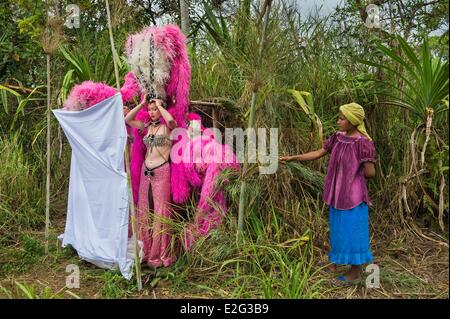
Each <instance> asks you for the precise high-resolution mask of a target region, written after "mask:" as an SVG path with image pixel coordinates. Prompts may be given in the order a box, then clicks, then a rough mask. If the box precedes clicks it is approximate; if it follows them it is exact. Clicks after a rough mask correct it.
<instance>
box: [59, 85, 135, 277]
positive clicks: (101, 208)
mask: <svg viewBox="0 0 450 319" xmlns="http://www.w3.org/2000/svg"><path fill="white" fill-rule="evenodd" d="M52 111H53V114H54V115H55V116H56V118H57V119H58V121H59V123H60V125H61V127H62V128H63V130H64V132H65V134H66V136H67V139H68V140H69V143H70V145H71V147H72V158H71V164H70V181H69V197H68V204H67V220H66V227H65V230H64V234H62V235H61V236H60V237H59V238H60V239H62V246H63V247H65V246H67V245H71V246H72V247H73V248H74V249H75V250H76V251H77V253H78V255H79V256H80V258H82V259H84V260H86V261H89V262H91V263H93V264H95V265H97V266H99V267H102V268H109V269H116V268H117V267H118V268H119V269H120V271H121V273H122V275H123V276H124V277H125V278H127V279H130V278H131V275H132V266H133V262H134V261H133V258H132V256H133V255H132V254H131V255H130V254H128V256H127V247H128V246H130V245H128V215H129V214H128V211H129V209H128V205H129V201H128V199H129V198H128V190H127V176H126V172H125V167H124V151H125V146H126V138H127V132H126V128H125V121H124V116H123V104H122V97H121V95H120V94H119V93H118V94H116V95H114V96H113V97H111V98H108V99H107V100H104V101H102V102H100V103H98V104H96V105H94V106H92V107H90V108H88V109H86V110H83V111H65V110H52ZM131 247H132V245H131Z"/></svg>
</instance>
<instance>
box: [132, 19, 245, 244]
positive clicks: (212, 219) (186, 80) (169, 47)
mask: <svg viewBox="0 0 450 319" xmlns="http://www.w3.org/2000/svg"><path fill="white" fill-rule="evenodd" d="M149 37H151V38H152V39H153V42H154V46H155V47H156V48H157V50H160V52H161V51H162V52H163V53H164V54H165V56H166V57H167V60H168V62H169V63H170V65H171V67H170V71H169V72H170V75H169V76H168V77H166V79H167V82H166V83H167V84H166V87H165V92H164V93H165V94H166V101H167V103H168V107H169V112H170V113H171V114H172V115H173V117H174V118H175V120H176V122H177V126H178V128H184V129H187V128H188V123H189V121H200V120H201V119H200V117H199V116H198V115H197V114H194V113H188V110H189V84H190V73H191V70H190V64H189V59H188V56H187V50H186V44H185V37H184V35H183V34H182V33H181V31H180V29H179V28H178V27H177V26H173V25H168V26H165V27H148V28H145V29H144V30H142V31H141V32H139V33H138V34H135V35H131V36H130V37H129V38H128V40H127V44H126V53H127V56H128V60H129V62H130V64H131V65H132V67H133V65H138V64H139V63H138V61H139V59H140V58H141V57H140V55H139V54H140V52H139V54H138V53H137V52H135V51H133V50H134V44H136V43H142V41H146V40H147V39H148V38H149ZM164 54H162V55H164ZM155 60H156V61H155V64H156V65H155V67H156V68H158V67H159V66H161V67H160V69H161V70H164V69H165V67H164V66H165V61H164V59H163V58H159V62H158V58H156V59H155ZM158 63H159V64H158ZM133 71H134V72H137V73H140V72H142V70H140V69H139V68H137V70H136V68H135V69H134V70H133ZM142 73H143V74H144V75H145V71H144V72H142ZM158 76H159V77H160V78H164V72H160V74H159V75H158ZM136 78H138V80H139V79H140V78H141V77H140V76H139V75H138V76H136ZM141 82H144V81H141ZM140 84H141V87H142V83H140ZM136 119H139V120H142V121H148V118H147V114H146V113H145V112H141V113H139V114H138V115H137V117H136ZM133 133H134V144H133V151H132V162H131V179H132V185H133V197H134V201H135V203H138V201H139V193H138V191H137V190H138V189H139V183H140V177H139V169H140V166H141V165H142V161H143V157H144V154H145V146H144V145H143V143H142V134H141V133H140V132H139V131H138V130H134V132H133ZM180 137H181V136H179V137H178V143H182V144H183V145H181V147H180V145H178V147H176V145H175V146H174V149H176V150H177V152H178V153H177V154H173V150H174V149H173V150H172V154H171V156H172V157H173V155H178V156H184V155H186V154H187V153H190V154H191V155H193V154H192V150H193V149H195V148H193V145H194V144H198V143H200V144H201V145H200V146H201V147H200V150H201V152H202V153H204V154H206V156H204V157H203V158H202V159H201V161H200V163H196V164H194V163H193V162H192V161H184V162H181V163H175V162H172V163H171V193H172V200H173V202H174V203H175V204H184V203H186V202H187V200H188V199H189V197H190V194H191V192H192V190H193V189H194V190H196V191H200V200H199V203H198V207H197V213H196V218H195V222H194V223H193V224H191V225H188V227H187V228H186V236H185V240H184V243H183V244H184V246H185V248H186V249H189V248H190V247H191V246H192V244H193V243H194V241H195V239H196V238H197V237H198V236H204V235H207V234H208V233H209V231H210V230H211V229H213V228H215V227H217V226H218V225H219V224H220V222H221V220H222V214H224V213H225V212H226V210H227V206H226V199H225V196H224V194H223V192H222V191H220V189H217V187H216V186H215V185H214V184H215V180H216V178H217V176H218V175H219V174H220V172H221V171H223V170H224V169H226V168H233V169H239V165H238V163H237V160H236V157H235V156H234V154H233V152H232V151H231V149H229V147H228V146H225V145H220V144H218V143H217V142H216V141H215V140H214V138H213V137H212V135H211V134H206V135H203V136H199V137H197V138H196V139H194V140H191V139H189V138H184V139H182V138H180ZM197 149H198V148H197ZM205 150H207V151H206V152H205ZM183 151H184V154H183ZM226 153H230V154H231V157H230V158H231V161H229V162H228V163H224V162H223V161H222V162H220V161H216V162H213V161H211V158H213V157H215V158H218V157H221V156H223V155H224V154H226ZM194 156H195V154H194ZM211 202H212V203H214V204H213V205H212V204H211Z"/></svg>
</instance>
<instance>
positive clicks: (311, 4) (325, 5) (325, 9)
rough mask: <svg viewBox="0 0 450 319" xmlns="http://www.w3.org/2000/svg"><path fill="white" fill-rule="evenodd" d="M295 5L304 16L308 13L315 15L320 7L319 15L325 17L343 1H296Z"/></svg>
mask: <svg viewBox="0 0 450 319" xmlns="http://www.w3.org/2000/svg"><path fill="white" fill-rule="evenodd" d="M296 1H297V5H298V6H299V7H300V9H302V11H304V12H305V14H304V16H306V15H308V14H309V13H315V10H316V8H320V6H322V9H321V11H320V12H319V13H320V15H327V14H329V13H331V12H333V11H334V9H335V8H336V6H337V5H338V4H340V3H341V2H342V1H343V0H296Z"/></svg>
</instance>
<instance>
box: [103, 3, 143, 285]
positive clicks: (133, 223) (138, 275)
mask: <svg viewBox="0 0 450 319" xmlns="http://www.w3.org/2000/svg"><path fill="white" fill-rule="evenodd" d="M105 4H106V13H107V16H108V29H109V40H110V42H111V50H112V55H113V62H114V73H115V76H116V86H117V91H120V82H119V69H118V66H117V60H116V59H117V58H118V57H117V52H116V48H115V45H114V38H113V32H112V24H111V13H110V11H109V2H108V0H105ZM128 143H129V141H128V138H127V145H126V147H125V167H126V171H127V186H128V198H129V202H130V212H131V229H132V232H133V242H134V265H135V269H136V282H137V287H138V290H139V291H141V290H142V277H141V262H140V259H139V247H138V242H137V237H136V229H137V227H136V214H135V208H134V200H133V191H132V189H131V175H130V162H129V158H130V154H129V152H128Z"/></svg>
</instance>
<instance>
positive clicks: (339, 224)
mask: <svg viewBox="0 0 450 319" xmlns="http://www.w3.org/2000/svg"><path fill="white" fill-rule="evenodd" d="M339 111H340V112H339V119H338V122H337V124H338V126H339V131H338V132H336V133H334V134H333V135H331V136H330V137H329V138H328V139H327V140H326V142H325V144H324V146H323V148H321V149H319V150H317V151H313V152H309V153H305V154H301V155H295V156H283V157H280V161H283V162H286V161H294V160H297V161H310V160H315V159H318V158H321V157H322V156H325V155H326V154H327V153H329V154H330V159H329V162H328V168H327V175H326V178H325V185H324V192H323V199H324V201H325V203H326V204H327V205H329V206H330V245H331V250H330V252H329V255H328V256H329V259H330V262H331V265H330V266H329V270H330V271H331V272H334V271H335V269H336V267H335V265H336V264H345V265H351V267H350V269H349V270H348V272H347V273H345V275H343V276H339V277H337V281H338V282H343V283H357V282H359V281H360V280H361V266H362V265H363V264H366V263H370V262H371V261H372V259H373V257H372V254H371V253H370V245H369V238H370V237H369V209H368V205H370V206H371V205H372V202H371V200H370V198H369V194H368V191H367V183H366V179H368V178H372V177H374V176H375V165H374V163H375V161H376V152H375V146H374V144H373V142H372V139H371V138H370V136H369V134H367V132H366V129H365V127H364V109H363V108H362V107H361V106H360V105H359V104H356V103H350V104H346V105H342V106H341V107H340V108H339Z"/></svg>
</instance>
